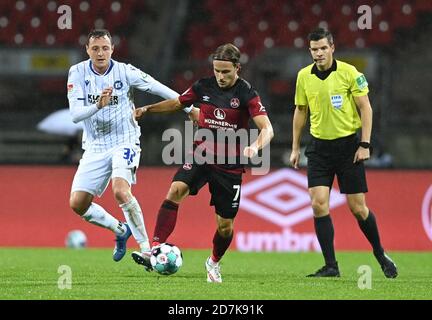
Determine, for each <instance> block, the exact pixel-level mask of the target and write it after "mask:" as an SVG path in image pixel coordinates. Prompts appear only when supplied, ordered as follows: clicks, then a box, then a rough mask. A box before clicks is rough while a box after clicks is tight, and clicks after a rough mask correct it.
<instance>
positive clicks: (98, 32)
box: [87, 29, 112, 45]
mask: <svg viewBox="0 0 432 320" xmlns="http://www.w3.org/2000/svg"><path fill="white" fill-rule="evenodd" d="M105 36H107V37H108V38H109V39H110V41H111V44H112V38H111V34H110V33H109V31H108V30H106V29H93V30H92V31H90V33H89V34H88V36H87V45H88V44H89V42H90V38H102V37H105Z"/></svg>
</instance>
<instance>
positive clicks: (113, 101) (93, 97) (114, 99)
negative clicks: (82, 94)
mask: <svg viewBox="0 0 432 320" xmlns="http://www.w3.org/2000/svg"><path fill="white" fill-rule="evenodd" d="M99 98H100V95H98V94H91V93H89V94H88V95H87V101H88V103H90V104H95V103H97V102H98V101H99ZM118 104H119V98H118V96H111V97H110V102H109V105H118Z"/></svg>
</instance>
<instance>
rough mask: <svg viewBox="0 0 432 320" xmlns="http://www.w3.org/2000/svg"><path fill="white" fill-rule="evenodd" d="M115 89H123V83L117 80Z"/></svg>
mask: <svg viewBox="0 0 432 320" xmlns="http://www.w3.org/2000/svg"><path fill="white" fill-rule="evenodd" d="M114 88H115V89H117V90H120V89H121V88H123V82H121V81H120V80H117V81H116V82H114Z"/></svg>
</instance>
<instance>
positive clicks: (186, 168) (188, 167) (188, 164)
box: [183, 163, 192, 170]
mask: <svg viewBox="0 0 432 320" xmlns="http://www.w3.org/2000/svg"><path fill="white" fill-rule="evenodd" d="M183 169H184V170H190V169H192V164H191V163H185V164H184V165H183Z"/></svg>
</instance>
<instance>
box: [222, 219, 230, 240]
mask: <svg viewBox="0 0 432 320" xmlns="http://www.w3.org/2000/svg"><path fill="white" fill-rule="evenodd" d="M232 232H233V221H232V220H229V219H227V220H223V221H221V220H220V219H219V221H218V233H219V234H220V235H221V236H222V237H224V238H227V237H229V236H230V235H231V234H232Z"/></svg>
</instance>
